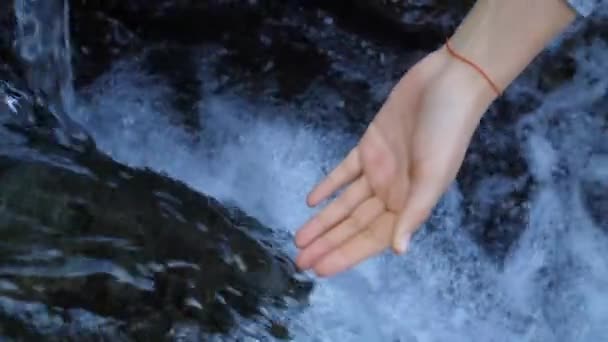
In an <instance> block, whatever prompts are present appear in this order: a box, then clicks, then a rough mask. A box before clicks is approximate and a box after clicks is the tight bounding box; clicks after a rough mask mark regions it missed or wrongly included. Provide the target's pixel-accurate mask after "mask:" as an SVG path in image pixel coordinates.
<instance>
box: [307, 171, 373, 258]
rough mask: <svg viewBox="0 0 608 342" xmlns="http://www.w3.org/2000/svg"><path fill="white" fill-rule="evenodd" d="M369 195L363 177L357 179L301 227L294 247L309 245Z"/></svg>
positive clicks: (370, 191) (369, 188) (366, 183)
mask: <svg viewBox="0 0 608 342" xmlns="http://www.w3.org/2000/svg"><path fill="white" fill-rule="evenodd" d="M371 194H372V189H371V187H370V186H369V183H368V182H367V180H366V179H365V177H359V178H358V179H357V180H356V181H355V182H354V183H352V184H351V185H350V186H349V187H348V188H347V189H346V191H344V193H342V194H341V195H340V196H339V197H338V198H337V199H336V200H335V201H333V202H331V203H330V204H329V205H328V206H327V207H325V208H324V209H323V210H322V211H321V212H320V213H318V214H317V215H315V216H314V217H313V218H311V219H310V220H309V221H308V222H306V223H305V224H304V226H302V228H301V229H300V230H299V231H298V232H297V233H296V239H295V240H296V246H298V248H303V247H305V246H306V245H308V244H309V243H311V242H312V241H313V240H314V239H316V238H317V237H318V236H319V235H321V234H323V233H324V232H325V231H327V230H328V229H330V228H332V227H333V226H334V225H335V224H337V223H339V222H340V221H342V220H343V219H344V218H345V217H347V216H348V215H349V214H350V213H351V212H352V211H353V210H354V209H355V208H357V206H358V205H360V204H361V203H363V202H364V201H365V200H366V199H367V198H368V197H369V196H371Z"/></svg>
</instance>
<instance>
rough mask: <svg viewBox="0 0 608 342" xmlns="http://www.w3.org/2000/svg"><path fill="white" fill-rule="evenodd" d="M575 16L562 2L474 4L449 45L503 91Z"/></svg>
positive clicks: (517, 0)
mask: <svg viewBox="0 0 608 342" xmlns="http://www.w3.org/2000/svg"><path fill="white" fill-rule="evenodd" d="M575 16H576V14H575V12H574V11H572V9H571V8H570V7H569V6H568V5H567V4H566V2H565V1H563V0H534V1H529V0H509V1H503V0H477V2H476V3H475V5H474V6H473V8H472V9H471V11H470V12H469V13H468V14H467V17H466V18H465V19H464V21H463V22H462V24H461V25H460V26H459V27H458V29H457V30H456V32H455V33H454V35H453V36H452V37H451V38H450V43H451V46H452V47H453V49H454V50H455V51H456V52H457V53H458V54H460V55H462V56H464V57H466V58H467V59H468V60H470V61H472V62H474V63H475V64H476V65H478V66H479V67H480V68H481V69H482V70H484V71H485V73H486V74H488V76H489V77H490V78H491V79H492V80H493V81H494V83H496V84H497V85H498V87H499V88H500V89H505V88H506V87H508V85H509V84H510V83H511V82H512V81H513V80H514V79H515V78H516V77H517V76H518V75H519V74H520V73H521V72H522V71H523V70H524V69H525V68H526V66H527V65H528V64H529V63H530V62H531V61H532V59H533V58H534V57H535V56H536V55H537V54H538V53H540V52H541V51H542V50H543V49H544V47H545V46H546V45H547V44H548V43H549V42H550V41H551V39H553V38H554V37H555V36H556V35H557V34H559V33H560V32H561V31H562V30H563V29H564V28H565V27H566V26H568V25H569V24H570V22H571V21H572V20H574V18H575Z"/></svg>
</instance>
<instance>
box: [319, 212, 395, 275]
mask: <svg viewBox="0 0 608 342" xmlns="http://www.w3.org/2000/svg"><path fill="white" fill-rule="evenodd" d="M396 219H397V218H396V216H395V214H393V213H391V212H385V213H384V214H382V215H380V216H379V217H377V218H376V220H374V221H373V222H372V223H371V224H370V225H368V226H367V227H366V228H365V229H363V230H362V231H361V232H359V233H358V234H357V235H355V236H354V237H352V238H351V239H350V240H348V241H346V242H345V243H344V244H342V245H341V246H340V247H339V248H338V249H335V250H333V251H332V252H331V253H328V254H327V255H325V256H323V258H321V260H319V261H318V262H317V263H316V264H315V265H314V266H313V269H314V271H315V273H317V275H319V276H320V277H327V276H331V275H334V274H336V273H339V272H342V271H344V270H346V269H348V268H351V267H353V266H354V265H356V264H358V263H360V262H361V261H363V260H365V259H367V258H369V257H372V256H374V255H377V254H379V253H380V252H382V251H383V250H385V249H386V248H387V247H388V246H389V245H390V243H391V236H392V235H391V234H392V231H393V226H394V224H395V222H396Z"/></svg>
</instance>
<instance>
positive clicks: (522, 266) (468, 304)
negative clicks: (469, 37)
mask: <svg viewBox="0 0 608 342" xmlns="http://www.w3.org/2000/svg"><path fill="white" fill-rule="evenodd" d="M607 55H608V50H607V47H606V44H605V43H604V42H602V41H593V42H590V44H589V45H588V46H580V47H579V50H578V51H577V53H576V54H575V55H574V58H575V61H576V64H577V73H576V75H574V77H573V79H572V81H569V82H568V83H567V84H566V85H564V86H563V87H560V88H558V89H557V90H555V91H554V92H553V93H551V94H549V95H548V96H546V97H545V98H542V99H540V100H541V101H542V105H541V106H540V107H539V108H538V109H536V110H535V111H534V113H531V114H530V115H528V116H526V117H524V119H522V120H521V122H520V124H519V126H518V129H517V136H516V137H512V138H513V139H518V141H519V143H520V144H521V146H522V147H523V149H524V150H525V151H526V155H525V158H526V162H527V163H528V164H529V167H530V172H531V173H532V177H533V178H534V179H535V180H536V181H537V183H538V185H537V186H536V188H535V190H534V193H533V195H532V196H531V197H530V198H529V203H528V206H529V207H530V211H529V217H528V220H527V222H528V226H527V227H526V229H525V231H524V233H523V235H522V236H520V237H519V239H518V241H517V245H516V246H515V247H514V248H513V249H512V250H511V251H510V254H509V255H508V256H507V258H506V260H505V262H504V266H503V267H498V266H497V265H496V264H495V263H494V262H492V261H491V260H489V259H487V257H486V256H485V255H484V253H482V251H481V250H480V247H479V246H478V244H477V243H476V242H475V241H473V240H472V239H471V238H470V236H469V235H468V234H467V233H466V232H465V231H464V230H463V229H462V225H463V222H462V221H463V211H464V208H463V198H462V194H461V192H460V190H459V188H458V187H457V185H456V184H455V185H454V186H453V187H452V188H451V189H450V190H449V191H448V193H447V194H446V196H445V197H444V198H443V200H442V202H441V203H440V204H439V206H438V208H437V210H436V211H435V212H434V214H433V217H432V218H431V219H430V221H429V224H428V226H429V227H439V229H423V230H422V231H421V234H420V235H419V236H418V237H417V240H416V242H415V243H414V244H413V247H412V250H411V252H410V253H409V254H408V255H407V256H405V257H402V258H399V257H394V256H392V255H383V256H379V257H377V258H374V259H372V260H369V261H367V262H365V263H364V264H362V265H360V266H359V267H357V268H355V269H354V270H352V271H350V272H347V273H345V274H342V275H340V276H338V277H335V278H332V279H328V280H323V281H321V282H320V283H319V286H318V287H317V289H316V290H315V292H314V295H313V298H312V303H311V306H310V307H309V308H308V310H307V312H305V313H304V315H303V316H302V317H300V319H299V320H298V321H297V322H292V328H293V330H294V331H295V332H296V337H295V339H296V340H297V341H402V342H414V341H416V342H427V341H428V342H431V341H433V342H435V341H457V342H460V341H462V342H465V341H467V342H468V341H497V342H499V341H505V342H506V341H522V342H533V341H534V342H535V341H590V342H592V341H593V342H595V341H602V340H603V339H605V338H606V336H608V296H607V295H606V292H605V291H606V290H605V289H606V285H607V284H608V255H607V254H606V253H605V248H606V246H608V238H607V235H606V234H605V232H603V231H602V230H601V229H599V227H598V226H597V224H596V223H595V221H593V220H592V219H591V218H590V216H589V214H588V210H587V208H586V206H585V204H584V203H583V199H582V194H583V192H582V190H581V186H582V183H583V182H586V181H592V180H593V179H590V177H596V178H597V180H598V182H599V181H600V180H601V179H600V178H601V177H602V176H601V175H605V174H606V170H605V168H606V163H603V162H601V161H602V160H604V159H602V158H605V155H604V154H602V153H608V140H606V128H605V126H603V125H602V123H601V118H600V117H598V115H597V111H594V110H593V109H592V108H591V107H589V105H588V104H592V103H597V102H598V101H600V100H601V99H603V98H605V96H606V89H607V88H608V58H606V57H607ZM203 64H204V63H203V62H202V61H201V75H200V77H201V78H203V79H206V80H211V79H213V78H214V77H215V76H213V75H211V74H209V73H207V72H206V71H205V70H206V68H204V67H203V66H204V65H203ZM598 74H599V75H598ZM514 87H520V88H532V87H533V85H531V84H528V83H526V81H525V80H522V81H521V82H519V83H517V84H515V85H514ZM87 92H88V93H89V95H91V97H90V99H88V100H82V101H81V103H79V104H77V106H76V108H78V110H77V111H75V112H74V114H73V115H74V118H75V119H76V120H77V121H79V122H80V123H81V124H82V125H83V126H85V127H86V128H87V129H88V130H89V131H90V132H91V133H92V134H93V136H94V137H95V140H96V142H97V143H98V144H99V147H100V148H101V149H103V150H104V151H106V152H107V153H109V154H111V155H112V156H113V157H115V158H116V159H118V160H120V161H122V162H125V163H127V164H130V165H134V166H147V167H151V168H153V169H156V170H158V171H163V172H166V173H168V174H169V175H171V176H172V177H175V178H177V179H180V180H183V181H185V182H186V183H188V184H189V185H190V186H192V187H193V188H195V189H198V190H200V191H204V192H206V193H209V194H211V195H213V196H216V197H218V198H220V199H223V200H230V201H234V202H236V203H237V204H238V205H240V206H241V207H242V208H243V209H245V210H246V211H248V212H249V213H252V214H253V215H254V216H256V217H258V218H260V219H261V220H262V221H263V222H265V223H266V224H268V225H270V226H272V227H275V228H280V229H285V230H289V231H293V230H294V229H296V228H297V227H298V225H299V224H301V223H303V222H304V221H305V220H306V219H307V218H308V217H309V215H310V214H312V213H313V210H311V209H308V208H306V206H305V203H304V198H305V195H306V192H307V191H308V190H309V189H310V187H311V186H312V185H313V184H314V183H315V182H316V181H317V180H318V179H319V178H320V177H321V176H322V172H321V169H322V168H327V167H331V166H333V165H335V164H336V163H337V162H338V161H339V160H340V158H341V157H342V156H343V152H344V146H351V145H352V144H353V143H354V141H355V140H354V139H355V138H356V137H354V136H351V135H348V134H345V133H343V131H342V130H339V129H336V130H335V131H333V130H329V129H317V128H312V127H308V126H302V125H299V124H298V123H297V122H293V121H290V120H288V119H284V118H283V117H286V116H287V115H284V113H287V112H293V111H298V109H294V108H293V107H288V106H283V105H277V104H272V103H269V102H265V101H263V100H259V101H256V102H254V101H251V100H245V99H243V98H241V97H239V96H238V95H236V94H225V95H210V94H209V93H207V92H205V90H203V89H201V98H204V99H205V100H204V102H205V103H204V106H201V107H200V109H199V114H200V115H201V117H202V118H204V120H205V126H206V130H205V133H204V134H203V135H202V136H201V137H200V138H201V141H200V142H199V143H192V142H191V140H190V139H189V135H188V134H186V133H185V132H184V131H183V130H182V129H181V128H179V127H175V126H173V125H171V124H170V122H169V120H168V119H167V118H168V117H169V116H170V114H171V112H172V111H173V109H172V107H171V106H170V104H169V100H170V96H171V92H170V91H169V86H168V85H167V86H166V85H165V84H163V83H162V82H159V80H158V79H155V78H152V77H149V76H148V75H146V74H145V73H144V72H141V71H140V69H139V68H138V64H137V59H134V60H127V61H122V62H120V63H117V64H116V65H115V67H114V68H113V69H112V70H111V71H110V72H108V73H107V74H106V75H104V76H103V77H101V78H100V79H99V80H98V81H97V82H96V83H94V84H93V85H92V86H91V88H90V89H88V90H87ZM262 111H264V112H272V113H275V115H273V116H272V117H273V118H268V117H269V116H264V119H262V118H261V116H260V115H257V113H259V112H262ZM302 115H304V114H303V113H302ZM289 117H293V115H289ZM556 120H557V121H558V122H560V125H559V126H556V125H554V124H552V122H555V121H556ZM226 137H228V138H226ZM331 146H337V147H336V148H335V149H332V148H331ZM560 168H562V169H563V168H565V169H567V170H568V172H565V173H563V174H560V175H559V176H556V170H558V169H560ZM598 175H599V176H598ZM603 177H605V176H603ZM602 181H603V182H605V179H603V180H602ZM498 182H499V183H500V181H498ZM604 184H605V183H604ZM498 185H502V184H498ZM504 186H510V184H508V183H505V184H504ZM486 191H487V193H486V192H482V193H481V194H480V195H479V196H480V198H482V199H484V198H489V197H490V196H493V192H491V191H490V190H486ZM604 212H606V210H604ZM427 228H428V227H427ZM287 247H288V248H292V247H291V246H287Z"/></svg>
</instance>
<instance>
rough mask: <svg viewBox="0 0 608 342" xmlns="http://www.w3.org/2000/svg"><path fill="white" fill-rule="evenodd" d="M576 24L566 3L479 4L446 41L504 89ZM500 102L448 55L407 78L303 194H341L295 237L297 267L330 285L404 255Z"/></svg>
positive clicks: (422, 64)
mask: <svg viewBox="0 0 608 342" xmlns="http://www.w3.org/2000/svg"><path fill="white" fill-rule="evenodd" d="M575 17H576V14H575V12H574V11H573V10H572V9H571V8H570V7H569V6H568V5H567V4H566V3H565V2H564V1H563V0H509V1H505V0H478V1H477V2H476V4H475V5H474V6H473V8H472V9H471V10H470V12H469V14H468V15H467V17H466V18H465V19H464V21H463V22H462V23H461V25H460V26H459V28H458V29H457V30H456V32H455V33H454V35H453V36H452V37H451V38H450V42H451V46H452V48H453V49H454V50H456V51H457V52H458V53H459V54H461V55H463V56H466V57H467V58H468V59H469V60H472V61H474V62H475V63H476V64H477V65H479V66H480V67H481V68H482V69H483V70H485V72H486V73H487V74H488V75H489V76H490V77H491V78H492V80H493V81H494V83H496V84H497V85H498V86H499V87H501V89H504V88H506V87H507V86H508V85H509V84H510V83H511V82H512V81H513V80H514V79H515V78H516V77H517V76H518V75H519V74H520V73H521V72H522V71H523V70H524V68H525V67H526V66H527V65H528V64H529V63H530V62H531V61H532V60H533V58H534V57H535V56H536V55H538V53H540V52H541V51H542V50H543V49H544V48H545V46H546V45H547V44H548V43H549V42H550V41H551V40H552V39H553V38H554V37H556V36H557V35H558V34H560V33H561V32H562V31H563V30H564V29H565V28H566V27H567V26H568V25H569V24H570V23H571V22H572V21H573V20H574V19H575ZM497 96H498V94H496V93H495V92H494V91H493V89H492V87H491V86H490V85H489V83H488V82H487V80H486V79H484V78H483V77H482V76H481V75H480V74H479V72H477V71H476V70H475V69H473V68H471V67H470V66H469V65H467V64H464V63H463V62H462V61H459V60H457V59H455V58H454V57H453V56H451V55H450V54H449V53H448V51H447V50H446V48H445V46H443V47H441V48H439V49H438V50H436V51H434V52H432V53H430V54H429V55H427V56H426V57H425V58H423V59H422V60H420V61H419V62H418V63H417V64H416V65H415V66H413V67H412V68H411V69H410V70H408V71H407V72H406V73H405V75H404V76H403V77H402V78H401V80H399V82H398V83H397V84H396V85H395V87H394V88H393V89H392V91H391V93H390V95H389V96H388V98H387V100H386V101H385V103H384V104H383V106H382V107H381V108H380V110H379V112H378V113H377V114H376V116H375V118H374V119H373V120H372V122H371V123H370V125H369V127H368V128H367V130H366V132H365V133H364V135H363V137H362V138H361V140H360V141H359V143H358V144H357V145H356V146H355V147H354V148H353V149H352V151H351V152H350V153H349V154H348V155H347V156H346V157H345V159H344V160H343V161H342V162H340V163H339V164H338V165H337V166H336V167H335V169H334V170H333V171H332V172H330V173H329V174H328V175H327V176H326V177H325V178H324V179H322V180H321V181H320V183H319V184H317V185H316V186H315V187H314V188H313V189H312V191H311V192H310V194H309V195H308V198H307V204H308V205H309V206H317V205H319V204H320V203H321V202H323V201H325V200H326V199H328V198H329V197H330V196H332V195H333V194H335V193H336V192H337V191H338V190H343V191H342V193H341V194H340V195H339V196H338V197H337V198H336V199H334V200H333V201H331V202H330V203H328V204H327V206H326V207H324V208H323V209H322V210H320V211H319V212H318V213H317V214H316V215H315V216H313V217H312V218H311V219H310V220H309V221H308V222H306V223H305V224H304V225H303V226H302V227H301V228H300V229H299V230H298V231H297V233H296V237H295V243H296V246H297V247H298V248H299V249H300V253H299V255H298V257H297V260H296V263H297V265H298V266H299V267H300V268H301V269H303V270H308V269H312V270H313V271H314V272H315V273H316V274H317V275H319V276H332V275H335V274H337V273H340V272H343V271H345V270H348V269H350V268H352V267H354V266H356V265H357V264H359V263H360V262H362V261H364V260H366V259H368V258H371V257H373V256H375V255H377V254H379V253H381V252H383V251H384V250H386V249H392V250H393V251H394V252H395V253H398V254H401V253H405V252H406V251H407V249H408V246H409V244H410V240H411V238H412V235H413V234H414V233H415V232H416V231H417V230H418V229H419V228H420V226H421V225H422V224H423V223H424V222H425V221H426V220H427V219H428V217H429V215H430V213H431V212H432V210H433V208H434V207H435V205H436V204H437V202H438V201H439V200H440V198H441V196H442V195H443V194H444V192H445V191H446V190H447V188H448V187H449V185H450V184H451V183H452V182H453V181H454V179H455V178H456V175H457V173H458V170H459V168H460V166H461V164H462V161H463V159H464V156H465V153H466V150H467V148H468V145H469V143H470V140H471V137H472V135H473V133H474V132H475V129H476V128H477V126H478V124H479V121H480V119H481V117H482V115H483V114H484V113H485V112H486V111H487V109H488V107H489V106H490V105H491V104H492V102H493V101H494V100H495V99H496V97H497Z"/></svg>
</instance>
